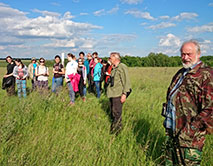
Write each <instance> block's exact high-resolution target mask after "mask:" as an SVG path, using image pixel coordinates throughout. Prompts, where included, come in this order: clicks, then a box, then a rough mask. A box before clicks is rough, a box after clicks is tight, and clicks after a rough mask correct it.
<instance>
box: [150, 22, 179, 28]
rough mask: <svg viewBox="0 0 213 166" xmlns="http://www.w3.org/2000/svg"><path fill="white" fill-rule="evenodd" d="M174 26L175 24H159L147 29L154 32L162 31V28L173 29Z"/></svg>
mask: <svg viewBox="0 0 213 166" xmlns="http://www.w3.org/2000/svg"><path fill="white" fill-rule="evenodd" d="M175 26H176V24H174V23H170V22H162V23H160V24H156V25H151V26H149V27H148V28H149V29H153V30H155V29H164V28H169V27H175Z"/></svg>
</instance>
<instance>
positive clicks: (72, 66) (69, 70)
mask: <svg viewBox="0 0 213 166" xmlns="http://www.w3.org/2000/svg"><path fill="white" fill-rule="evenodd" d="M77 69H78V63H77V62H76V61H75V60H71V61H70V62H68V63H67V66H66V72H65V78H66V79H67V80H69V77H68V75H70V74H76V73H77Z"/></svg>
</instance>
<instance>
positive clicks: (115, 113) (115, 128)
mask: <svg viewBox="0 0 213 166" xmlns="http://www.w3.org/2000/svg"><path fill="white" fill-rule="evenodd" d="M109 100H110V109H111V116H112V125H111V132H113V133H116V132H119V131H120V130H121V129H122V117H121V115H122V106H123V104H122V103H121V97H113V98H110V99H109Z"/></svg>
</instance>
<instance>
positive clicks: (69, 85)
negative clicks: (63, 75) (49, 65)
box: [67, 82, 75, 103]
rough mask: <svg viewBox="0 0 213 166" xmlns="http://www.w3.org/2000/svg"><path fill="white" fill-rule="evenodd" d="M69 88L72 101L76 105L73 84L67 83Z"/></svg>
mask: <svg viewBox="0 0 213 166" xmlns="http://www.w3.org/2000/svg"><path fill="white" fill-rule="evenodd" d="M67 86H68V89H69V96H70V101H71V102H72V103H74V102H75V92H74V90H73V87H72V84H71V82H68V83H67Z"/></svg>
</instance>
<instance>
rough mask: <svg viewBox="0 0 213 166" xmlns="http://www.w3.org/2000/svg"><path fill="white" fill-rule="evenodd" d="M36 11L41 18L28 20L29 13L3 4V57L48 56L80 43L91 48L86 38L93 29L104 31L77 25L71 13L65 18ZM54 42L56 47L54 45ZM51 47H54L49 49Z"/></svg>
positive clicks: (0, 7)
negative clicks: (52, 42) (13, 55)
mask: <svg viewBox="0 0 213 166" xmlns="http://www.w3.org/2000/svg"><path fill="white" fill-rule="evenodd" d="M33 12H37V13H39V14H41V15H40V16H38V17H34V18H29V17H27V13H25V12H22V11H20V10H17V9H13V8H11V7H10V6H8V5H5V4H3V3H0V27H1V29H0V38H1V40H0V48H1V49H0V54H6V55H7V54H10V55H12V54H15V53H16V54H19V55H20V56H22V57H23V56H25V57H26V56H29V53H30V55H32V54H34V56H35V55H37V54H38V55H39V54H43V55H46V56H49V55H50V54H51V53H53V52H54V51H58V50H59V49H64V48H73V49H74V48H76V47H79V44H80V45H82V47H83V46H84V47H87V48H89V47H91V41H88V40H89V39H88V37H87V36H88V35H90V33H91V31H92V30H94V29H101V28H102V27H101V26H97V25H92V24H89V23H82V22H74V21H73V20H72V18H73V17H74V16H72V14H71V13H70V12H66V13H64V14H63V15H61V14H59V13H55V12H50V11H40V10H37V9H34V10H33ZM77 39H78V40H77ZM80 39H81V40H80ZM51 41H54V42H55V44H52V45H51ZM88 43H89V44H88ZM48 45H49V46H52V48H51V49H46V48H47V47H48ZM23 49H24V50H23ZM47 50H48V51H49V52H47ZM18 52H20V53H18ZM15 56H16V55H15ZM16 57H17V56H16Z"/></svg>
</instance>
